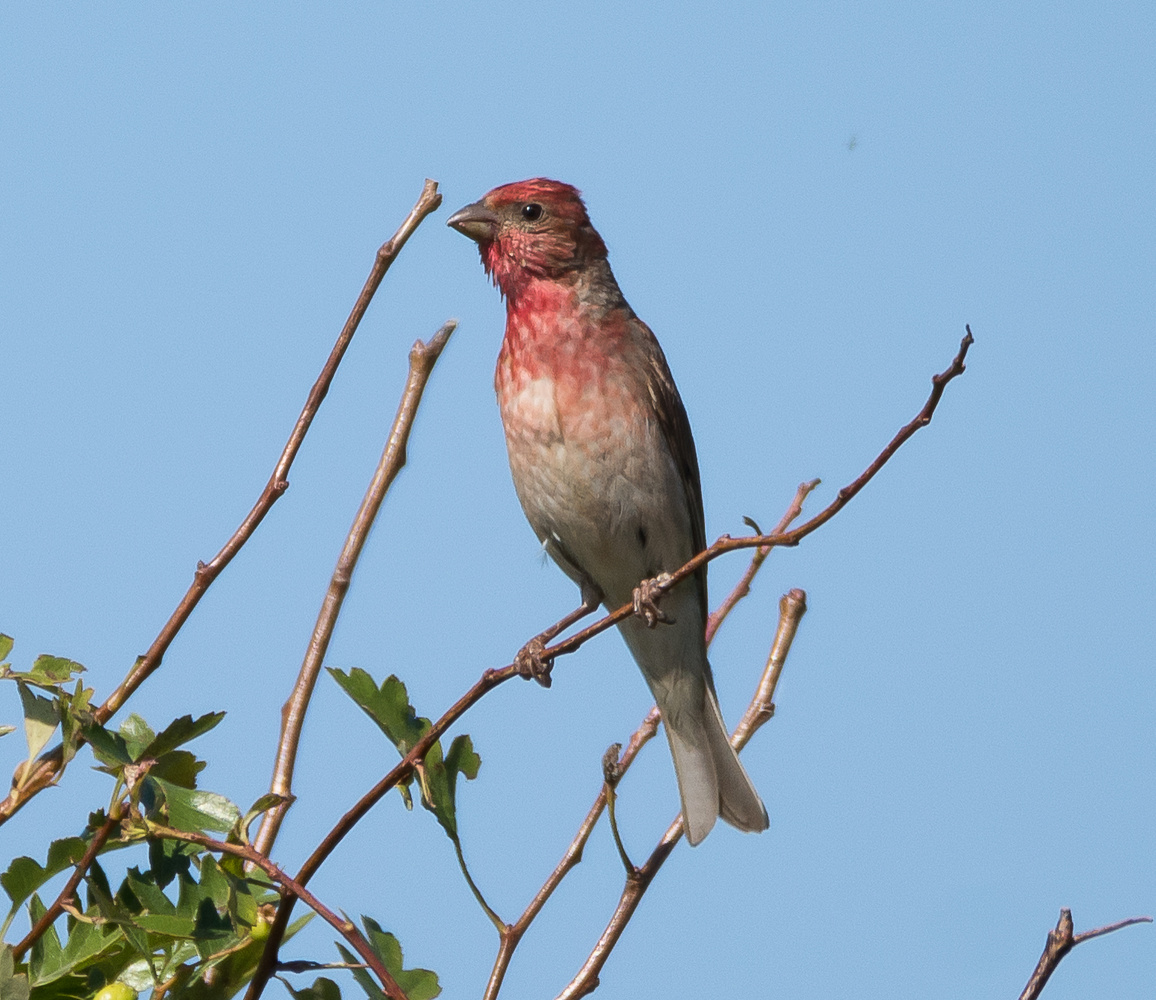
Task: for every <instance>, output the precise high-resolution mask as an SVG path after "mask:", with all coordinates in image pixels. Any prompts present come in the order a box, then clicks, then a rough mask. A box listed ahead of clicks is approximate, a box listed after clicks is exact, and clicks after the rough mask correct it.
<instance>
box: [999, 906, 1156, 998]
mask: <svg viewBox="0 0 1156 1000" xmlns="http://www.w3.org/2000/svg"><path fill="white" fill-rule="evenodd" d="M1150 923H1152V918H1151V917H1131V918H1129V919H1128V920H1120V921H1117V922H1116V923H1114V924H1108V925H1107V926H1106V927H1097V928H1095V929H1094V930H1090V931H1084V932H1083V933H1081V934H1076V933H1075V925H1074V924H1073V923H1072V911H1071V910H1069V909H1068V908H1067V907H1064V909H1062V910H1060V919H1059V922H1058V923H1057V924H1056V927H1055V930H1051V931H1048V940H1047V943H1046V944H1045V945H1044V953H1043V954H1042V955H1040V960H1039V962H1038V963H1036V969H1035V972H1033V973H1032V975H1031V978H1030V979H1029V980H1028V984H1027V986H1025V987H1024V991H1023V993H1021V994H1020V1000H1036V998H1037V997H1038V996H1039V995H1040V993H1042V992H1043V989H1044V986H1045V985H1046V984H1047V981H1048V979H1049V978H1050V977H1051V975H1052V973H1053V972H1055V971H1056V968H1057V966H1058V965H1059V964H1060V961H1061V960H1062V959H1063V957H1064V956H1065V955H1066V954H1067V953H1068V952H1069V951H1071V950H1072V949H1073V948H1074V947H1076V945H1078V944H1082V943H1083V942H1085V941H1090V940H1091V939H1092V938H1096V937H1103V936H1104V935H1105V934H1111V933H1112V932H1113V931H1118V930H1120V929H1121V928H1122V927H1131V926H1132V925H1133V924H1150Z"/></svg>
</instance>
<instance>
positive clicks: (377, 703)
mask: <svg viewBox="0 0 1156 1000" xmlns="http://www.w3.org/2000/svg"><path fill="white" fill-rule="evenodd" d="M326 669H327V670H328V671H329V673H330V674H331V675H332V676H333V679H334V680H335V681H337V683H338V684H339V685H340V686H341V689H342V690H343V691H344V692H345V693H346V694H347V695H349V697H350V698H352V699H353V700H354V701H355V702H356V703H357V705H358V706H359V707H360V708H361V709H362V711H364V712H365V713H366V715H368V716H369V717H370V718H371V719H373V721H374V722H376V723H377V726H378V728H379V729H380V730H381V731H382V732H383V733H385V735H386V736H387V737H388V738H389V741H390V742H391V743H392V744H393V745H394V746H395V747H397V749H398V752H399V753H400V754H401V755H402V756H403V757H404V756H405V755H406V754H407V753H409V751H410V749H411V748H412V747H413V745H414V744H415V743H416V742H417V741H418V740H420V739H421V738H422V737H423V736H424V735H425V734H426V733H427V732H429V728H430V721H429V719H423V718H421V717H420V716H418V715H417V713H416V712H415V711H414V708H413V706H412V705H411V704H410V703H409V695H408V694H407V693H406V690H405V685H404V684H403V683H402V682H401V681H400V680H398V679H397V677H395V676H394V675H393V674H390V676H389V677H387V678H386V679H385V680H384V681H382V682H381V687H380V688H379V687H378V686H377V684H376V683H374V680H373V678H372V677H370V676H369V674H367V673H366V672H365V671H364V670H362V669H361V668H360V667H354V668H353V669H352V670H351V671H350V672H349V673H348V674H346V673H345V672H344V671H341V670H338V669H336V668H334V667H327V668H326Z"/></svg>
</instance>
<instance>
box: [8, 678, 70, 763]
mask: <svg viewBox="0 0 1156 1000" xmlns="http://www.w3.org/2000/svg"><path fill="white" fill-rule="evenodd" d="M16 686H17V688H19V689H20V701H21V703H22V704H23V706H24V736H25V738H26V739H27V740H28V762H29V764H31V763H32V761H34V760H35V759H36V758H37V757H38V756H40V751H41V750H43V749H44V747H45V746H46V745H47V744H48V741H49V740H50V739H52V734H53V733H54V732H56V727H57V726H58V725H59V724H60V712H59V710H58V709H57V707H56V702H55V701H53V700H52V699H51V698H44V697H41V696H40V695H38V694H37V693H36V692H35V691H33V690H32V688H30V687H29V686H28V684H26V683H25V682H24V681H17V682H16Z"/></svg>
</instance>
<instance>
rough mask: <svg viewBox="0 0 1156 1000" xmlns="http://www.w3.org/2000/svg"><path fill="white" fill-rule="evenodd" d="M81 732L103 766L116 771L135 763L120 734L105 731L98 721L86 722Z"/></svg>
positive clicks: (108, 730)
mask: <svg viewBox="0 0 1156 1000" xmlns="http://www.w3.org/2000/svg"><path fill="white" fill-rule="evenodd" d="M80 731H81V732H82V733H83V734H84V738H85V739H86V740H88V743H89V746H91V747H92V752H93V755H94V756H95V757H96V759H97V760H99V761H100V762H101V763H102V764H107V765H108V766H109V767H110V768H113V769H116V768H120V767H123V766H124V765H125V764H131V763H132V762H133V759H132V754H130V753H129V752H128V744H127V743H125V740H124V737H123V736H121V735H120V733H114V732H113V731H112V730H110V729H105V728H104V726H102V725H101V724H100V723H98V722H96V721H89V722H85V723H84V724H82V725H81V727H80Z"/></svg>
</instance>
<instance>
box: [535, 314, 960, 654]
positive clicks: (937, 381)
mask: <svg viewBox="0 0 1156 1000" xmlns="http://www.w3.org/2000/svg"><path fill="white" fill-rule="evenodd" d="M974 342H975V341H974V338H973V337H972V335H971V328H970V327H968V329H967V335H966V336H965V337H964V338H963V340H962V341H961V342H960V345H959V353H958V354H956V356H955V358H954V359H953V360H952V362H951V364H950V365H948V367H947V369H946V370H945V371H942V372H940V373H939V374H938V375H933V376H932V378H931V395H930V396H928V398H927V402H926V403H924V404H923V409H921V410H920V411H919V413H917V414H916V415H915V418H914V419H913V420H912V421H911V422H910V423H908V424H906V425H904V426H903V427H902V428H901V429H900V430H899V433H897V434H896V435H895V437H893V438H892V439H891V441H890V443H889V444H888V445H887V447H886V448H884V449H883V450H882V451H881V452H880V453H879V454H878V455H877V456H876V458H875V461H873V462H872V463H871V464H870V465H869V466H867V468H866V469H865V470H864V471H863V472H862V474H861V475H860V476H859V478H858V479H856V480H855V481H854V482H852V483H850V484H848V485H847V486H844V487H843V488H842V489H841V490H840V491H839V493H838V496H836V497H835V499H834V500H833V501H831V503H830V504H828V505H827V506H826V507H824V508H823V510H821V511H820V512H819V513H818V514H816V515H815V516H814V517H813V518H811V519H810V520H809V521H806V522H804V523H803V524H801V525H799V527H797V528H795V529H794V530H792V531H783V532H777V533H774V534H770V535H750V536H747V537H744V538H732V537H731V536H730V535H723V536H722V537H720V538H719V539H718V540H717V541H716V542H715V543H714V544H713V545H711V546H710V547H709V548H707V549H704V550H703V551H702V552H700V553H699V554H698V555H696V556H695V557H694V558H693V559H691V560H690V561H689V562H687V563H686V564H685V565H683V566H682V567H681V568H679V569H678V570H676V571H675V572H673V573H669V574H667V575H665V576H663V578H662V583H661V584H655V586H654V587H653V588H652V594H651V596H655V597H656V596H658V595H659V594H661V593H665V592H666V591H669V590H670V589H671V588H673V587H674V586H675V585H676V584H678V583H681V582H682V581H683V580H685V579H686V578H687V577H688V576H692V575H693V574H694V573H696V572H698V570H699V569H700V568H701V567H703V566H705V565H706V564H707V563H709V562H711V561H712V560H714V559H717V558H718V557H719V556H721V555H722V554H723V553H724V552H734V551H735V550H736V549H752V548H759V549H761V548H767V549H771V548H775V547H776V546H795V545H798V544H799V542H801V541H802V540H803V539H804V538H806V537H807V536H808V535H809V534H811V533H812V532H813V531H815V530H816V529H818V528H821V527H822V526H823V525H824V524H826V523H827V522H828V521H830V520H831V518H833V517H834V516H835V515H836V514H838V513H839V511H841V510H842V509H843V508H844V507H846V506H847V504H848V503H850V502H851V500H852V499H854V497H855V496H856V494H858V493H859V491H860V490H861V489H863V487H864V486H866V485H867V484H868V483H869V482H870V481H871V480H872V479H873V478H874V477H875V474H876V473H877V472H878V471H879V470H880V469H882V468H883V466H884V465H886V464H887V462H888V460H889V459H890V458H891V456H892V455H894V454H895V453H896V452H897V451H898V450H899V449H900V448H901V447H902V446H903V445H904V444H905V443H906V442H907V441H908V440H909V439H910V438H911V437H912V435H914V434H915V432H916V431H917V430H919V428H921V427H926V426H927V425H928V424H929V423H931V418H932V416H933V415H934V414H935V409H936V407H937V406H939V400H940V399H941V398H942V396H943V390H944V389H945V388H946V387H947V384H948V383H949V382H950V381H952V379H954V378H956V377H958V376H959V375H962V374H963V372H964V371H965V368H964V359H965V358H966V357H967V351H968V348H969V347H971V345H972V344H973V343H974ZM633 614H634V605H633V603H631V604H624V605H622V607H620V608H618V609H617V610H615V611H613V612H611V613H610V614H608V615H606V616H605V617H604V618H600V619H599V620H598V621H596V622H594V624H593V625H588V626H587V627H586V628H584V629H582V630H581V631H579V632H575V633H574V634H573V635H572V636H570V637H569V638H567V639H565V640H563V641H562V642H559V643H557V644H555V645H553V646H549V647H547V648H546V649H545V650H543V651H542V654H541V655H542V657H543V658H544V659H550V660H553V659H556V658H557V657H559V656H563V655H565V654H566V653H572V652H574V650H576V649H578V648H579V647H580V646H581V645H582V644H583V643H584V642H586V641H587V640H588V639H592V638H593V637H594V636H596V635H599V634H600V633H602V632H605V631H606V630H607V629H608V628H611V627H612V626H614V625H617V624H618V623H619V622H621V621H625V620H626V619H627V618H629V617H630V616H631V615H633Z"/></svg>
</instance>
